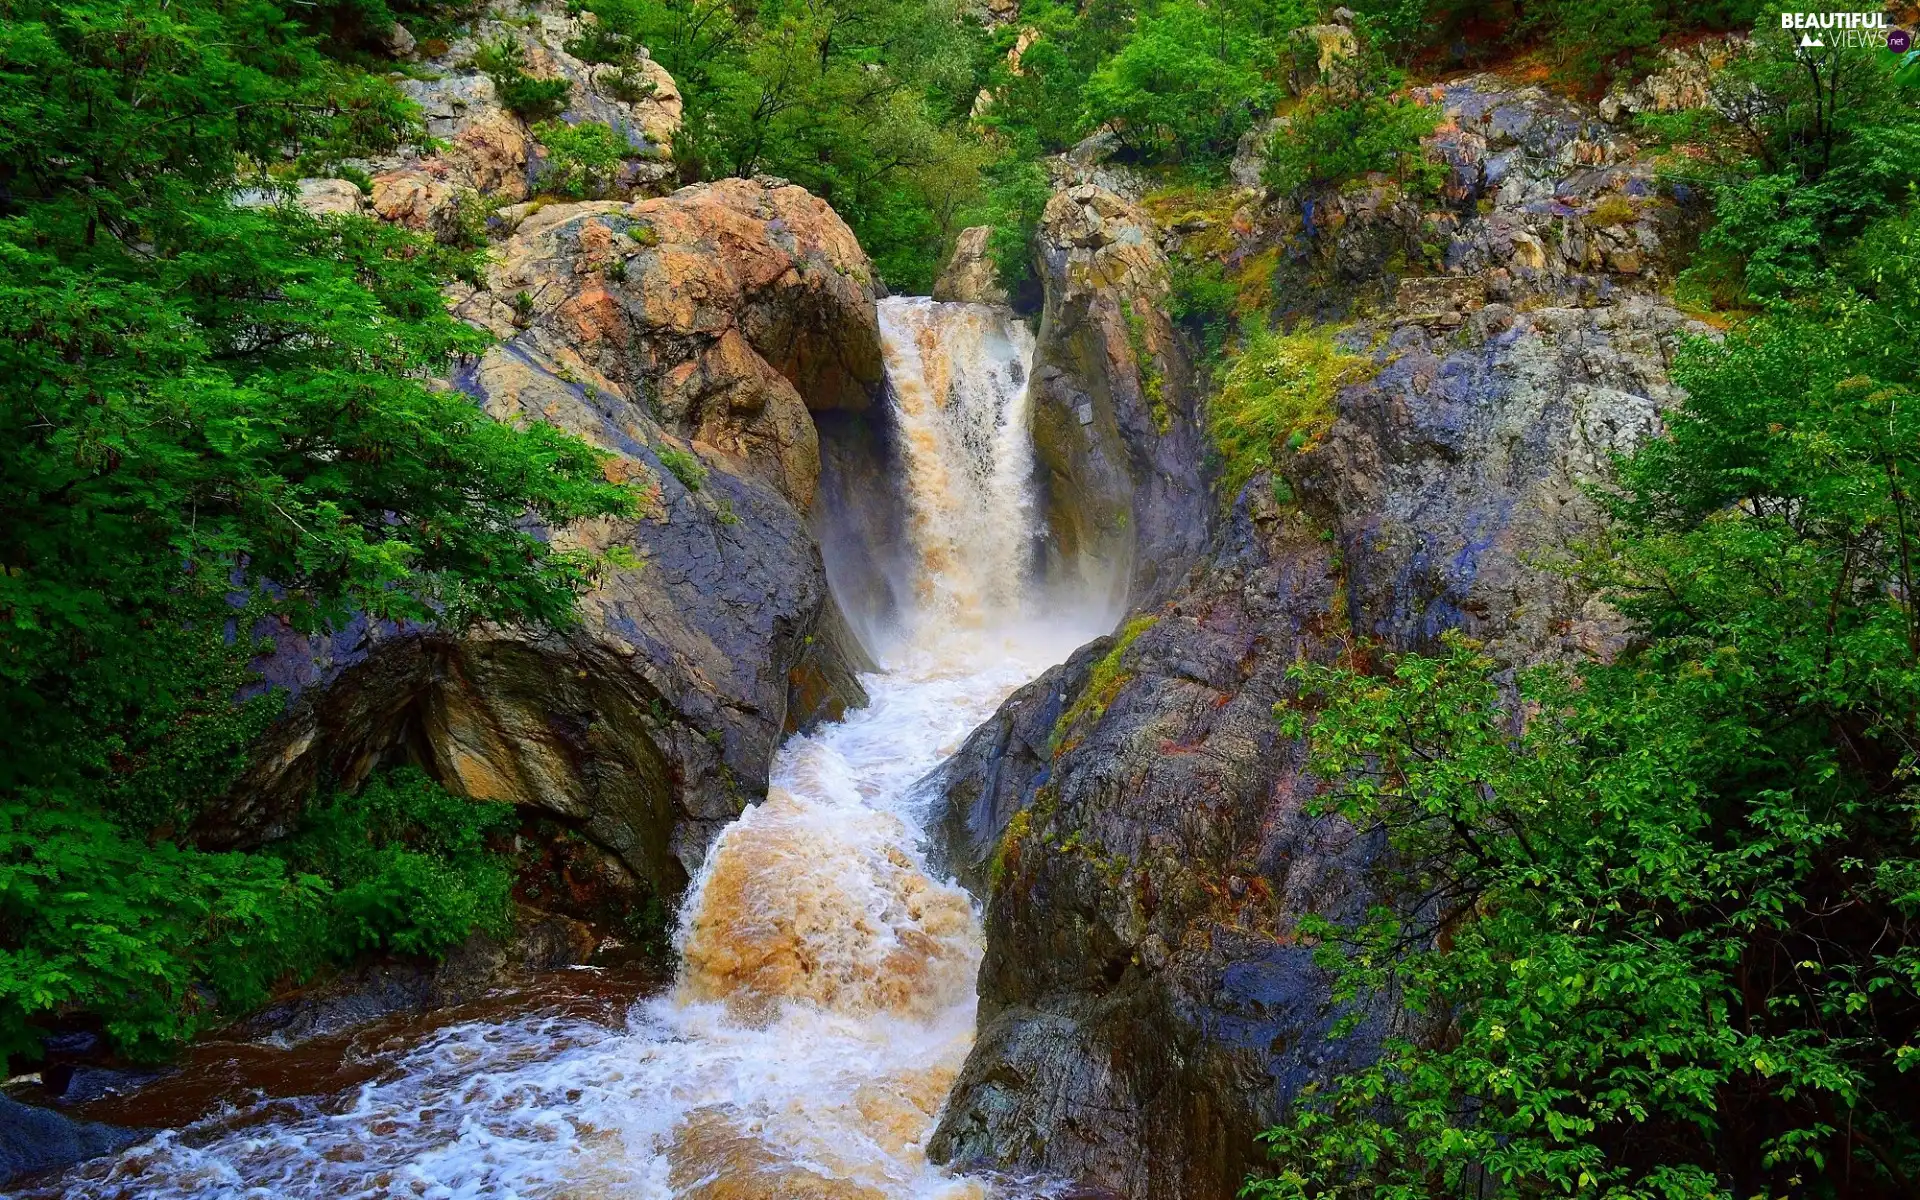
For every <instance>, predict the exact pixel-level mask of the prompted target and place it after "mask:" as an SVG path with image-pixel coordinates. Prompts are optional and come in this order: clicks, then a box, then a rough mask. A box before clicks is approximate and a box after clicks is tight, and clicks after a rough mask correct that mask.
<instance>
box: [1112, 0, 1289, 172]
mask: <svg viewBox="0 0 1920 1200" xmlns="http://www.w3.org/2000/svg"><path fill="white" fill-rule="evenodd" d="M1272 56H1273V50H1272V44H1271V41H1270V39H1268V38H1265V37H1260V36H1258V35H1257V34H1255V33H1254V32H1253V31H1251V30H1250V29H1248V28H1246V27H1245V26H1241V25H1238V24H1236V23H1233V22H1230V21H1227V20H1225V19H1223V17H1222V15H1221V14H1218V13H1216V12H1214V11H1213V10H1211V9H1206V8H1201V7H1198V6H1185V5H1181V6H1171V7H1168V8H1165V9H1162V10H1161V11H1160V12H1159V13H1158V14H1156V15H1154V16H1150V17H1149V16H1143V17H1141V18H1140V20H1139V22H1138V24H1137V26H1136V29H1135V31H1134V34H1133V36H1132V37H1131V38H1130V39H1128V41H1127V43H1126V45H1125V46H1124V47H1123V48H1122V49H1121V50H1120V52H1119V53H1118V54H1116V55H1114V56H1113V57H1112V58H1111V59H1109V60H1108V61H1107V62H1105V63H1104V64H1102V65H1101V67H1100V69H1099V70H1097V71H1095V72H1094V73H1093V77H1092V78H1091V79H1089V80H1088V81H1087V85H1086V89H1085V93H1084V94H1085V99H1086V105H1087V112H1088V114H1089V116H1090V117H1091V119H1092V120H1093V121H1094V122H1096V123H1099V124H1105V125H1107V126H1108V127H1109V128H1111V129H1113V130H1114V131H1115V132H1116V133H1118V134H1119V136H1120V139H1121V141H1122V142H1124V143H1125V144H1126V145H1127V146H1129V147H1130V148H1132V149H1133V150H1134V151H1135V152H1136V153H1138V154H1140V155H1142V156H1145V157H1169V158H1178V159H1195V158H1198V159H1202V160H1204V159H1207V158H1211V157H1216V156H1218V155H1221V154H1224V153H1228V152H1231V150H1232V147H1233V144H1234V142H1235V140H1236V139H1237V138H1239V136H1240V135H1241V134H1242V133H1243V132H1245V131H1246V129H1247V127H1248V126H1249V125H1251V124H1252V123H1253V120H1254V118H1255V117H1256V116H1257V115H1259V114H1261V113H1264V112H1268V111H1270V110H1271V109H1272V107H1273V104H1274V102H1275V101H1276V100H1277V99H1278V98H1279V91H1278V88H1277V86H1276V85H1275V84H1274V83H1273V82H1272V81H1270V80H1269V79H1267V78H1266V77H1265V75H1264V74H1263V73H1262V66H1263V64H1264V63H1265V62H1267V61H1268V60H1269V59H1271V58H1272Z"/></svg>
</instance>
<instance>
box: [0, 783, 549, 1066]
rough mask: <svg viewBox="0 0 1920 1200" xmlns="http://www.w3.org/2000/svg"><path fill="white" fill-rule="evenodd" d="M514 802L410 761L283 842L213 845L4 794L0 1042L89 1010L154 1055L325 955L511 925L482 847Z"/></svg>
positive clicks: (0, 815)
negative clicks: (463, 786) (469, 793)
mask: <svg viewBox="0 0 1920 1200" xmlns="http://www.w3.org/2000/svg"><path fill="white" fill-rule="evenodd" d="M512 812H513V809H512V806H511V805H506V804H487V803H479V802H475V801H471V800H466V799H463V798H461V797H457V796H453V795H450V794H448V793H447V792H445V791H443V790H441V789H440V788H439V787H438V786H437V785H435V784H433V783H432V782H430V781H429V780H427V779H426V777H425V776H423V775H421V774H420V773H419V772H418V771H412V770H407V771H399V772H395V773H394V774H393V775H391V776H388V777H380V778H375V779H374V780H372V781H370V782H369V783H368V784H367V786H366V788H365V789H363V790H362V791H361V793H360V794H359V795H358V796H339V797H335V798H333V799H331V800H329V801H327V802H326V803H324V804H320V805H317V806H315V807H314V808H313V809H312V810H311V811H310V812H309V813H308V815H307V819H306V821H305V823H304V824H303V826H302V830H301V832H300V833H299V834H298V835H297V836H295V837H293V838H291V839H288V840H287V841H285V842H281V843H278V844H276V845H275V846H273V847H272V848H271V851H270V852H266V853H253V854H244V853H226V854H211V853H207V852H204V851H199V850H194V849H191V848H188V847H183V846H178V845H175V844H174V843H173V842H170V841H166V840H161V841H157V842H154V843H152V844H148V843H147V842H145V841H143V840H141V839H138V838H134V837H130V836H128V834H127V832H126V830H125V829H124V828H123V827H122V826H121V825H119V824H117V823H116V822H113V821H110V820H108V819H106V818H104V817H102V816H99V815H97V814H93V813H89V812H87V811H85V810H82V809H75V808H72V807H67V806H54V807H42V806H37V805H30V804H17V803H14V802H12V801H7V802H5V803H0V920H4V922H5V927H6V928H7V929H8V931H9V939H8V943H7V945H6V946H5V947H4V948H0V1052H3V1053H6V1054H9V1055H12V1054H31V1053H32V1052H33V1051H34V1049H35V1048H36V1047H37V1045H38V1041H39V1036H38V1032H37V1030H36V1029H35V1027H34V1024H33V1022H34V1019H35V1018H36V1017H39V1016H42V1015H45V1014H53V1013H63V1012H70V1011H74V1010H91V1011H95V1012H98V1013H101V1014H102V1015H103V1016H104V1017H105V1018H106V1031H107V1034H108V1036H109V1037H110V1038H112V1040H113V1042H114V1044H115V1045H116V1046H117V1047H118V1048H119V1049H120V1050H121V1051H122V1052H124V1053H128V1054H131V1055H134V1056H135V1057H142V1058H151V1057H157V1056H159V1055H161V1054H164V1053H165V1052H166V1051H168V1050H169V1049H171V1048H172V1047H173V1046H174V1045H175V1044H177V1043H178V1042H180V1041H182V1040H184V1039H185V1038H187V1037H189V1036H191V1035H192V1034H193V1033H194V1032H196V1031H197V1030H199V1029H201V1028H203V1027H205V1026H206V1025H208V1024H210V1023H214V1022H216V1021H218V1020H220V1019H221V1018H223V1017H227V1016H232V1015H235V1014H239V1013H243V1012H245V1011H247V1010H248V1009H250V1008H254V1007H257V1006H258V1005H259V1004H260V1003H262V1002H263V1001H265V1000H266V999H267V998H268V996H269V991H270V989H271V988H272V987H273V986H274V985H275V984H276V983H277V982H280V981H282V980H283V979H295V980H297V979H300V978H303V977H305V976H306V975H307V974H309V973H311V972H312V971H313V970H314V969H315V968H316V967H318V966H320V965H321V964H323V963H325V962H346V961H349V960H350V959H352V958H353V957H355V956H356V955H358V954H361V953H363V952H367V951H393V952H398V953H406V954H438V953H441V952H443V951H445V950H446V949H448V948H449V947H451V946H454V945H456V944H458V943H459V942H461V941H463V940H465V939H466V937H467V936H468V935H469V934H471V933H473V932H474V931H476V930H479V931H483V932H488V933H496V934H497V933H502V932H504V931H505V929H506V927H507V924H508V921H509V918H510V915H511V909H510V905H509V898H508V889H509V887H510V885H511V883H512V873H511V871H510V869H509V865H508V861H507V859H506V858H505V857H504V856H503V855H501V854H498V853H496V852H494V851H492V850H490V849H489V848H488V847H487V845H486V842H485V839H486V837H487V835H488V834H490V833H495V832H498V831H500V830H503V829H504V828H506V827H507V826H509V825H510V823H511V821H512Z"/></svg>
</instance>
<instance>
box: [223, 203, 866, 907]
mask: <svg viewBox="0 0 1920 1200" xmlns="http://www.w3.org/2000/svg"><path fill="white" fill-rule="evenodd" d="M492 259H493V261H492V263H491V265H490V268H489V273H488V276H487V278H486V280H485V283H486V285H487V286H486V287H485V288H482V289H469V288H465V287H463V288H461V289H460V290H458V291H457V292H456V294H455V295H453V296H452V297H450V299H451V301H452V302H453V303H454V304H455V311H456V312H457V313H459V314H460V315H462V316H464V317H466V318H467V319H468V320H470V321H472V322H474V323H476V324H479V325H481V326H483V327H486V328H489V329H491V330H493V331H494V332H495V333H496V334H497V335H498V336H499V337H500V338H501V339H502V340H501V341H500V343H499V344H497V345H496V346H494V347H493V348H491V349H490V350H488V351H487V352H486V353H485V354H484V355H483V356H482V357H481V358H480V359H479V360H478V361H477V362H474V363H470V364H467V365H466V366H464V367H463V368H462V369H461V370H460V371H458V372H457V373H456V375H455V377H454V379H453V380H452V383H453V385H454V386H457V387H459V388H461V389H463V390H464V391H466V392H468V393H469V394H471V395H472V396H473V397H474V399H475V402H476V403H478V404H479V405H480V406H481V407H483V408H484V409H485V410H486V411H487V412H489V413H490V414H491V415H493V416H495V417H498V418H500V419H503V420H509V421H544V422H548V423H550V424H554V425H558V426H560V427H561V428H564V429H567V430H569V431H571V432H573V433H576V434H579V435H580V436H582V437H584V438H585V439H587V440H588V441H590V442H592V443H594V444H596V445H598V446H600V447H601V448H603V449H605V450H607V451H609V452H610V453H611V455H612V458H611V459H610V460H609V462H608V464H607V468H606V469H607V472H608V475H609V478H612V479H615V480H618V481H623V482H626V483H629V484H630V485H632V486H633V487H634V488H635V490H636V493H637V494H638V495H639V497H640V499H641V509H642V511H641V512H640V513H639V514H638V516H637V517H636V518H634V519H632V520H622V521H598V522H591V523H586V524H583V525H579V526H575V527H571V528H568V529H564V530H555V531H552V534H551V536H552V537H554V539H555V540H556V541H559V542H562V543H566V544H571V545H579V546H586V547H590V548H594V549H606V548H608V547H621V548H623V549H624V550H626V551H627V552H628V553H630V554H631V555H632V557H633V559H634V560H635V565H632V566H614V567H611V568H610V569H609V570H608V571H607V573H606V575H605V577H604V579H603V581H602V582H601V583H600V585H599V586H598V587H597V588H596V589H595V590H594V591H593V592H591V593H589V594H588V595H587V596H586V597H584V598H583V600H582V602H581V607H580V616H581V621H580V623H579V625H578V626H577V627H576V628H573V629H570V630H567V631H565V632H558V633H556V632H540V631H529V630H517V629H503V628H481V629H476V630H472V631H468V632H466V633H464V634H462V635H460V636H451V635H449V634H446V633H443V632H441V631H437V630H430V629H398V628H383V627H368V626H366V625H365V624H364V623H360V624H356V625H354V626H351V627H349V628H346V629H343V630H340V631H339V632H338V633H337V634H336V635H335V636H333V637H332V638H330V639H326V640H316V641H312V642H307V641H301V640H299V639H293V638H285V637H283V638H279V639H277V643H278V650H277V652H276V653H275V654H274V655H273V656H272V657H271V658H270V659H269V660H267V661H266V662H265V663H264V664H263V665H264V669H265V673H266V676H267V681H268V682H269V683H271V684H277V685H280V686H283V687H286V688H287V689H288V690H289V691H290V692H291V693H292V694H293V695H294V696H295V701H294V703H293V705H292V707H291V709H290V711H289V713H288V716H287V717H286V718H285V719H284V720H283V721H282V722H281V723H280V724H279V726H277V727H276V729H275V730H273V731H272V733H271V734H270V735H269V738H268V740H267V742H266V744H265V745H264V746H263V747H262V748H261V750H260V753H259V755H258V757H257V760H256V762H255V764H254V766H253V767H252V769H251V770H250V771H249V772H248V774H247V775H246V777H245V778H243V780H242V781H241V784H240V786H239V787H237V788H236V789H235V791H234V794H233V798H232V801H231V803H229V804H227V805H224V806H222V807H221V808H220V810H219V811H218V812H217V813H215V814H212V815H210V816H209V818H208V819H207V820H206V821H205V822H204V823H203V826H202V828H201V829H200V831H199V833H200V836H201V840H202V841H203V842H206V843H208V844H213V845H236V844H251V843H256V842H258V841H261V840H264V839H266V838H269V837H273V836H277V835H279V834H281V833H284V832H286V831H287V830H288V829H290V828H291V826H292V824H293V823H294V821H295V820H296V819H297V815H298V812H299V806H300V804H301V803H302V802H303V800H304V798H305V796H307V795H308V794H310V793H311V791H312V789H313V788H314V787H315V786H316V785H319V784H322V783H326V782H341V783H346V784H353V783H355V782H357V781H358V780H359V779H361V778H363V777H364V776H365V775H366V773H367V772H368V771H370V770H372V769H374V768H375V767H377V766H379V765H381V764H383V763H388V762H394V761H414V762H419V763H421V764H423V765H425V766H426V767H427V768H428V769H429V771H430V772H431V773H433V774H434V775H435V776H436V777H437V778H439V779H441V780H442V781H443V782H445V783H446V784H448V785H449V786H451V787H453V788H455V789H456V790H458V791H461V792H463V793H465V794H468V795H472V796H475V797H483V798H489V799H502V800H511V801H513V802H515V803H518V804H522V805H525V806H528V807H529V808H531V809H534V810H537V811H538V812H541V813H544V814H549V815H551V816H553V817H555V818H557V819H559V820H561V821H562V822H563V823H566V824H567V825H569V826H570V827H572V828H575V829H577V830H579V831H580V832H582V833H584V834H585V835H586V836H587V837H588V838H589V839H591V841H592V842H593V844H594V845H596V846H597V847H599V848H600V849H601V850H602V851H604V852H605V854H606V855H607V856H608V859H609V862H610V864H612V865H613V866H615V867H617V868H618V869H620V870H624V871H625V872H626V873H627V874H628V876H629V877H630V878H631V880H632V881H633V884H634V890H635V895H636V900H638V899H639V898H643V897H645V896H647V895H652V896H656V897H661V898H664V899H671V898H672V897H673V896H675V895H677V894H678V892H679V891H680V889H681V888H682V887H683V886H684V885H685V882H686V880H687V878H688V876H689V874H690V873H691V871H692V870H693V869H694V868H695V866H697V864H698V862H699V861H700V859H701V857H702V855H703V854H704V851H705V847H706V845H707V843H708V842H709V841H710V839H711V838H712V836H713V834H714V833H715V832H717V831H718V829H719V828H720V827H721V826H722V825H724V824H725V823H726V822H728V821H730V820H731V819H732V818H733V817H734V816H736V815H738V813H739V812H740V811H741V810H742V808H743V807H744V806H746V805H747V804H750V803H753V802H755V801H757V800H758V799H759V798H760V796H762V795H764V793H765V789H766V780H767V771H768V767H769V764H770V762H771V759H772V756H773V753H774V750H775V749H776V748H777V746H778V744H779V741H780V739H781V738H782V736H783V735H784V734H785V733H786V732H788V731H790V730H792V729H795V728H801V727H805V726H807V725H808V724H810V723H812V722H815V721H818V720H820V719H823V718H825V717H829V716H832V715H835V714H837V713H840V712H844V711H845V709H846V707H847V706H849V705H853V704H860V703H864V701H865V697H864V693H862V692H861V690H860V685H859V683H858V680H857V679H856V678H855V676H854V671H855V670H856V669H858V668H860V667H861V666H863V665H867V664H866V663H865V660H864V658H863V657H861V655H860V651H859V646H858V642H857V640H856V639H855V638H854V637H853V635H852V634H851V632H850V631H849V629H848V627H847V625H846V622H845V621H844V620H843V619H842V618H841V617H840V615H839V614H838V612H837V610H836V609H835V608H834V606H833V605H832V603H831V601H830V597H829V592H828V589H827V585H826V576H825V569H824V565H823V562H822V558H821V555H820V551H819V549H818V548H817V546H816V544H815V541H814V538H813V536H812V528H811V525H810V518H809V515H808V513H809V510H810V509H811V508H812V507H813V506H814V503H815V499H816V493H817V492H818V485H819V479H820V454H819V445H818V438H817V435H816V431H815V427H814V424H813V420H812V414H813V412H814V411H819V412H821V413H823V414H824V413H832V414H835V415H836V416H839V415H846V414H860V415H868V414H869V409H870V405H871V403H872V399H873V397H874V395H875V393H876V391H877V389H878V387H879V384H880V381H881V377H882V369H881V365H880V354H879V333H878V328H877V325H876V321H875V316H874V283H873V275H872V270H871V268H870V266H869V265H868V263H867V260H866V257H865V255H864V254H863V253H862V252H861V251H860V248H859V246H858V245H857V244H856V243H855V241H854V239H853V235H852V234H851V232H850V231H848V229H847V228H846V226H845V225H844V224H843V223H842V222H841V221H840V219H839V218H838V217H837V216H835V215H834V213H833V212H832V210H831V209H829V208H828V207H827V206H826V205H825V204H824V203H822V202H820V201H819V200H817V199H815V198H814V197H812V196H810V195H808V194H807V193H806V192H804V191H803V190H801V189H799V188H795V187H790V186H785V185H777V184H772V183H756V182H752V181H748V180H728V181H724V182H722V183H716V184H708V185H699V186H695V187H691V188H685V189H682V190H681V191H679V192H677V193H675V194H673V195H672V196H668V197H661V198H653V199H644V200H640V201H637V202H633V203H624V202H619V201H598V202H587V203H579V204H554V205H548V206H545V207H543V208H541V209H540V210H539V211H538V212H535V213H531V214H528V215H525V216H524V218H523V219H522V220H521V222H520V224H519V225H518V227H517V229H515V231H514V232H513V233H512V234H511V235H510V236H509V237H507V238H506V240H505V241H503V242H502V243H500V244H499V245H498V246H497V247H496V248H495V253H494V255H493V256H492Z"/></svg>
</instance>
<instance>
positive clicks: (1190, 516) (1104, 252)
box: [1032, 183, 1212, 610]
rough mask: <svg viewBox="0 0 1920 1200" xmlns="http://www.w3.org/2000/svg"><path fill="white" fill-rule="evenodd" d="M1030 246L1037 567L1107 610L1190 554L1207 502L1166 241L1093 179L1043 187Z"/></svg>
mask: <svg viewBox="0 0 1920 1200" xmlns="http://www.w3.org/2000/svg"><path fill="white" fill-rule="evenodd" d="M1036 254H1037V260H1038V265H1039V270H1040V277H1041V285H1042V287H1043V289H1044V294H1045V306H1044V308H1043V310H1042V313H1041V317H1040V332H1039V338H1038V342H1037V344H1036V346H1035V350H1034V365H1033V384H1032V387H1033V393H1032V394H1033V443H1034V452H1035V456H1036V458H1037V460H1038V463H1039V484H1040V495H1041V504H1042V509H1043V512H1044V515H1045V525H1046V530H1047V536H1048V541H1047V550H1048V558H1049V561H1048V564H1047V569H1048V574H1049V576H1050V578H1051V579H1052V581H1054V582H1056V583H1057V584H1060V585H1062V586H1066V587H1070V588H1073V589H1076V590H1080V591H1083V592H1090V593H1092V594H1093V595H1095V596H1097V597H1103V598H1105V599H1107V600H1108V601H1109V602H1110V603H1111V604H1112V605H1113V606H1114V608H1115V609H1116V610H1119V609H1124V608H1125V607H1126V606H1127V605H1128V604H1130V603H1142V602H1146V601H1150V600H1155V599H1159V598H1161V597H1164V596H1165V595H1167V594H1168V593H1169V592H1170V591H1171V590H1172V589H1173V587H1174V586H1175V585H1176V584H1178V583H1179V581H1180V578H1181V576H1182V575H1183V574H1184V573H1185V571H1186V569H1187V567H1189V566H1191V565H1192V564H1193V562H1194V561H1195V560H1196V559H1198V557H1199V555H1200V552H1201V550H1202V548H1203V547H1204V546H1205V545H1206V539H1207V533H1208V530H1209V528H1210V525H1211V520H1210V518H1211V513H1212V503H1211V501H1210V499H1209V495H1208V489H1207V484H1206V478H1205V472H1204V471H1203V470H1202V465H1201V464H1202V434H1201V416H1200V394H1199V387H1198V386H1197V380H1196V379H1195V376H1194V371H1193V367H1192V364H1191V362H1190V361H1189V360H1188V357H1187V354H1186V351H1185V349H1184V348H1183V346H1182V345H1181V343H1180V342H1179V340H1178V339H1176V338H1175V337H1174V332H1173V324H1172V321H1171V319H1170V317H1169V316H1168V314H1167V294H1168V273H1167V260H1166V255H1165V253H1164V252H1163V251H1162V250H1161V247H1160V245H1159V242H1158V238H1157V234H1156V231H1155V229H1154V225H1153V222H1152V220H1151V219H1150V218H1149V217H1148V216H1147V215H1146V214H1145V213H1143V212H1141V211H1140V210H1139V209H1138V208H1136V207H1135V206H1133V205H1132V204H1130V203H1128V202H1127V201H1126V200H1124V199H1122V198H1121V197H1120V196H1118V195H1116V194H1114V193H1113V192H1111V191H1109V190H1107V189H1105V188H1102V187H1099V186H1097V185H1096V184H1093V183H1084V184H1078V185H1076V186H1073V187H1070V188H1067V189H1065V190H1062V191H1059V192H1057V193H1055V195H1054V196H1053V198H1052V199H1051V200H1050V201H1049V202H1048V203H1047V207H1046V210H1045V212H1044V214H1043V215H1042V218H1041V222H1040V229H1039V233H1038V236H1037V238H1036Z"/></svg>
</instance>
